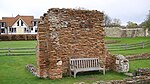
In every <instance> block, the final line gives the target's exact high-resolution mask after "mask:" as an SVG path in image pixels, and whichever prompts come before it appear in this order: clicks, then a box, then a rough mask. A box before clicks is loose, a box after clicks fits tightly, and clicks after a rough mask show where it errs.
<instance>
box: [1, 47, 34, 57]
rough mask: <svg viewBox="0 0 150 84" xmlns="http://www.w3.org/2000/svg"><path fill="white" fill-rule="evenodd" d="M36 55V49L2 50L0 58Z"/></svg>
mask: <svg viewBox="0 0 150 84" xmlns="http://www.w3.org/2000/svg"><path fill="white" fill-rule="evenodd" d="M23 55H35V48H0V56H23Z"/></svg>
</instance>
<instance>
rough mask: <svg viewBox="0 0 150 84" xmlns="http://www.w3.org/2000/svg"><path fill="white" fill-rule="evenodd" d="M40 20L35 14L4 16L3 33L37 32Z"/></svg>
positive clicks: (0, 22) (0, 23)
mask: <svg viewBox="0 0 150 84" xmlns="http://www.w3.org/2000/svg"><path fill="white" fill-rule="evenodd" d="M39 21H40V19H34V16H20V15H17V16H16V17H2V20H0V30H1V34H36V33H37V25H38V23H39Z"/></svg>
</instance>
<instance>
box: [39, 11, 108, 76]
mask: <svg viewBox="0 0 150 84" xmlns="http://www.w3.org/2000/svg"><path fill="white" fill-rule="evenodd" d="M102 22H103V13H101V12H99V11H97V10H77V9H58V8H51V9H49V10H48V11H47V13H45V14H44V15H43V16H42V17H41V22H40V23H39V25H38V34H37V41H38V42H37V43H38V44H37V66H38V75H39V76H40V77H42V78H46V77H48V78H50V79H58V78H62V76H63V75H62V74H65V75H67V74H68V72H69V64H68V63H69V58H70V57H73V58H81V57H91V58H93V57H97V58H98V57H99V58H100V60H102V61H103V63H104V64H106V67H108V66H109V65H110V63H111V62H110V60H108V62H107V61H106V60H107V58H109V56H108V52H107V51H106V48H105V47H104V30H103V26H102Z"/></svg>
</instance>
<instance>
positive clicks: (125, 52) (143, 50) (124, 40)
mask: <svg viewBox="0 0 150 84" xmlns="http://www.w3.org/2000/svg"><path fill="white" fill-rule="evenodd" d="M105 40H116V41H118V43H115V44H132V43H140V42H145V41H150V37H136V38H110V37H106V38H105ZM109 52H110V53H111V54H122V55H125V56H126V55H133V54H142V53H150V46H149V47H146V48H141V49H135V50H122V51H109Z"/></svg>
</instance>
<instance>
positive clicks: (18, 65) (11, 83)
mask: <svg viewBox="0 0 150 84" xmlns="http://www.w3.org/2000/svg"><path fill="white" fill-rule="evenodd" d="M26 64H34V65H35V64H36V59H35V56H34V55H33V56H10V57H9V56H1V57H0V84H73V83H75V82H88V83H92V82H95V81H98V80H116V79H123V78H125V76H123V75H122V74H119V73H116V72H106V75H103V74H102V73H99V72H90V73H82V74H81V73H79V74H78V75H77V78H76V79H75V78H73V77H64V78H63V79H59V80H48V79H39V78H36V77H34V76H33V75H32V74H31V73H30V72H28V71H27V70H26V69H25V65H26Z"/></svg>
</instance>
